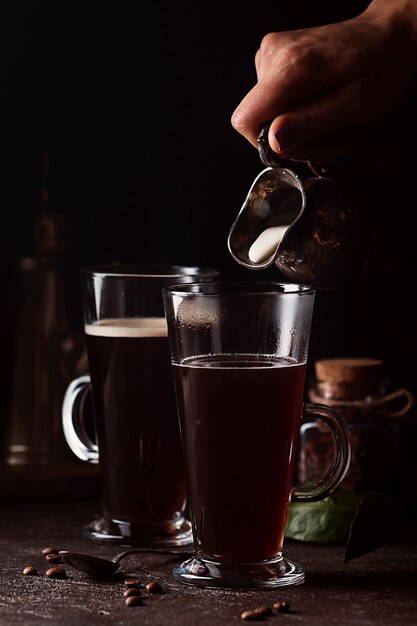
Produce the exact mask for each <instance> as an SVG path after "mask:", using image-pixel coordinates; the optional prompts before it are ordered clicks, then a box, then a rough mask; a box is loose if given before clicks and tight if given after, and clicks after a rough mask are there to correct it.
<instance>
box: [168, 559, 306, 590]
mask: <svg viewBox="0 0 417 626" xmlns="http://www.w3.org/2000/svg"><path fill="white" fill-rule="evenodd" d="M173 574H174V578H175V580H177V581H178V582H180V583H182V584H184V585H192V586H194V587H206V588H208V589H274V588H277V587H288V586H290V585H301V584H302V583H303V582H304V578H305V574H304V570H303V569H302V568H301V567H300V566H299V565H297V564H296V563H293V562H292V561H290V560H289V559H285V558H284V557H283V556H282V555H280V556H278V557H276V558H274V559H271V560H268V561H262V562H261V563H243V564H238V563H218V562H216V561H212V560H209V559H205V558H198V557H192V558H191V559H188V560H186V561H184V562H183V563H182V564H181V565H180V566H179V567H176V568H175V569H174V570H173Z"/></svg>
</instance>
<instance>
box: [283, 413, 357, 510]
mask: <svg viewBox="0 0 417 626" xmlns="http://www.w3.org/2000/svg"><path fill="white" fill-rule="evenodd" d="M317 419H319V420H321V421H322V422H324V423H325V424H326V426H328V428H329V430H330V432H331V434H332V437H333V443H334V455H333V461H332V464H331V466H330V468H329V469H328V471H327V473H326V475H325V476H323V477H322V478H321V479H320V480H318V481H317V482H316V483H314V485H312V486H311V487H305V488H304V487H299V488H293V490H292V493H291V502H316V501H317V500H323V499H324V498H327V496H329V495H330V494H331V493H333V491H334V490H335V489H336V488H337V487H338V486H339V485H340V483H341V482H342V481H343V480H344V478H345V477H346V474H347V473H348V471H349V466H350V457H351V448H350V433H349V429H348V427H347V425H346V422H345V421H344V419H343V418H342V417H341V416H340V415H339V414H338V413H337V412H336V411H335V410H333V409H331V408H330V407H328V406H326V405H324V404H311V403H305V404H304V406H303V420H307V421H313V420H317Z"/></svg>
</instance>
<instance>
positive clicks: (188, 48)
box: [0, 0, 416, 394]
mask: <svg viewBox="0 0 417 626" xmlns="http://www.w3.org/2000/svg"><path fill="white" fill-rule="evenodd" d="M367 4H368V3H367V2H355V1H352V2H351V1H338V2H334V0H332V1H324V0H322V1H318V0H317V1H315V2H312V1H311V0H297V1H292V0H288V1H282V2H277V1H276V0H275V1H274V2H263V1H260V2H246V3H237V2H223V3H216V2H210V3H207V2H199V1H196V2H191V1H187V2H176V3H158V2H154V3H147V4H146V5H145V3H142V2H133V1H123V2H118V3H115V2H113V3H108V4H107V3H101V2H100V3H99V2H84V3H77V2H65V1H64V0H56V1H55V2H34V3H32V2H29V0H26V1H25V2H14V3H9V5H8V6H5V5H4V4H3V6H2V9H1V13H2V15H1V29H2V33H1V41H2V48H3V49H2V51H1V56H0V64H1V65H0V69H1V78H2V80H1V83H2V85H1V89H2V97H1V103H0V107H1V116H0V123H1V170H0V171H1V196H0V202H1V204H0V210H1V216H2V220H1V228H0V238H1V239H0V246H1V254H2V274H3V277H2V285H3V286H2V296H1V297H2V303H3V304H2V307H1V314H2V327H3V329H4V333H3V337H2V346H1V348H2V353H3V355H5V356H3V359H2V361H3V364H2V367H3V370H4V374H3V377H2V380H3V383H4V381H5V380H6V381H7V380H8V372H9V368H8V362H9V361H8V359H9V357H8V355H9V354H10V351H11V350H13V328H14V323H15V319H16V310H17V306H18V304H17V302H18V300H17V295H16V292H17V286H16V285H17V284H18V283H17V282H16V281H15V279H14V274H13V270H12V269H10V268H13V267H14V262H15V260H16V259H18V258H19V257H21V256H25V255H31V254H33V237H34V235H33V228H34V221H35V219H36V216H37V215H38V213H39V209H40V183H41V156H42V153H43V152H44V151H47V152H48V153H49V154H50V158H51V186H52V189H53V192H54V198H55V205H56V208H55V210H56V211H57V212H58V213H60V214H61V215H63V216H64V218H65V219H66V220H68V222H69V224H70V227H71V232H72V242H71V254H72V255H73V259H74V263H75V266H76V267H80V266H82V265H86V264H91V263H97V262H104V261H113V260H118V261H130V262H135V263H146V262H158V263H160V262H169V263H178V264H192V265H209V266H213V267H216V268H218V269H220V270H221V271H222V273H223V276H224V277H225V278H228V277H231V278H236V277H244V278H249V279H258V278H261V277H262V278H271V277H272V278H276V279H278V278H279V275H278V273H277V272H276V271H275V270H268V271H267V272H265V273H262V276H261V275H260V274H258V273H254V272H251V271H249V270H244V269H243V268H241V267H240V266H238V265H237V264H236V263H235V262H234V261H233V259H232V258H231V256H230V254H229V252H228V250H227V245H226V240H227V234H228V231H229V228H230V226H231V224H232V222H233V221H234V219H235V217H236V215H237V213H238V211H239V209H240V207H241V205H242V203H243V200H244V198H245V197H246V194H247V191H248V189H249V187H250V185H251V183H252V180H253V178H254V177H255V176H256V175H257V174H258V173H259V172H260V170H261V168H262V167H263V166H262V164H261V162H260V160H259V157H258V154H257V151H256V150H255V149H254V148H253V147H252V146H251V145H250V144H249V143H248V142H247V141H246V140H245V139H243V138H242V137H241V136H240V135H239V134H238V133H236V131H234V129H233V128H232V127H231V124H230V116H231V114H232V112H233V110H234V109H235V107H236V106H237V104H238V103H239V102H240V100H241V99H242V97H243V96H244V95H245V94H246V92H247V91H248V90H249V89H250V88H251V86H252V85H253V84H254V82H255V80H256V75H255V69H254V55H255V52H256V50H257V48H258V46H259V43H260V41H261V39H262V37H263V35H265V34H266V33H268V32H270V31H274V30H286V29H292V28H300V27H303V26H309V25H314V24H322V23H328V22H332V21H338V20H341V19H345V18H348V17H352V16H354V15H355V14H357V13H358V12H360V10H361V9H362V8H364V7H365V6H366V5H367ZM407 106H408V105H407ZM406 119H407V118H406V117H405V116H400V117H397V118H396V119H395V120H390V123H389V124H386V125H383V126H381V135H382V137H383V142H382V145H383V146H384V148H383V150H385V149H386V159H387V163H389V164H392V163H395V168H394V169H395V171H396V172H401V176H403V178H401V182H400V183H399V182H398V181H399V180H400V179H399V178H398V177H397V178H395V177H394V180H390V181H389V185H388V183H387V187H386V188H385V187H383V184H384V185H385V183H386V182H387V181H386V180H385V179H384V180H383V181H382V179H381V180H380V181H379V184H380V185H381V187H383V189H382V191H383V193H382V194H381V193H380V192H381V189H380V188H378V190H376V196H377V192H378V194H379V195H378V201H377V202H376V203H377V204H378V210H379V211H380V213H381V215H383V216H384V220H385V224H386V223H387V220H388V223H389V228H388V233H389V234H388V237H387V240H388V242H389V243H390V244H392V246H393V248H391V252H392V250H394V252H393V253H392V254H391V253H390V254H389V255H388V257H387V258H388V259H389V260H388V261H387V264H384V263H383V264H382V265H381V268H380V269H379V270H378V272H377V273H376V274H371V275H370V276H366V277H364V278H363V279H360V280H359V281H357V282H356V283H355V284H354V285H350V286H348V287H346V288H343V289H339V290H334V291H331V292H321V293H318V295H317V305H316V314H315V320H314V325H313V332H312V340H311V361H313V360H314V359H315V358H321V357H328V356H376V357H381V358H383V359H384V360H385V361H386V363H387V368H388V371H389V374H390V376H391V378H392V379H393V381H394V382H395V383H397V382H398V384H400V385H406V386H411V387H412V388H415V374H414V371H413V369H412V365H413V360H414V352H415V328H414V327H415V325H416V324H415V309H414V306H413V305H412V304H411V302H412V300H411V299H410V298H411V296H410V292H411V291H412V287H411V283H410V281H412V280H413V279H414V275H413V273H412V271H410V267H412V266H413V265H414V255H413V250H412V249H413V240H414V236H413V235H412V231H411V229H410V228H409V227H408V228H407V227H406V228H405V229H404V230H403V229H402V222H400V218H402V217H404V219H406V220H407V219H408V216H409V215H410V214H412V211H411V209H410V207H411V205H412V203H413V202H414V206H415V200H414V196H413V192H412V189H411V188H412V186H413V185H412V183H408V180H409V179H408V178H407V176H408V175H412V173H413V171H414V168H415V164H416V163H415V157H414V155H413V154H412V155H411V158H410V157H408V156H407V154H408V153H407V151H406V150H407V139H408V138H409V137H410V133H411V129H410V128H409V127H408V126H407V127H406V131H405V132H404V129H402V130H401V128H400V127H401V125H402V124H403V123H405V122H404V120H406ZM394 135H395V139H396V140H398V139H401V141H402V143H401V141H400V143H399V147H398V146H397V147H396V148H395V150H393V149H391V148H390V147H389V145H388V143H389V141H390V140H392V138H393V136H394ZM385 139H387V140H388V143H384V142H385ZM407 168H408V169H407ZM370 184H374V182H372V183H370ZM400 195H402V199H401V201H400V200H399V197H400ZM381 198H383V200H381ZM387 216H388V217H387ZM390 216H392V217H390ZM406 223H407V222H406ZM74 298H77V293H76V291H75V292H74ZM6 387H7V385H6ZM3 393H6V394H7V388H6V390H5V391H4V392H3Z"/></svg>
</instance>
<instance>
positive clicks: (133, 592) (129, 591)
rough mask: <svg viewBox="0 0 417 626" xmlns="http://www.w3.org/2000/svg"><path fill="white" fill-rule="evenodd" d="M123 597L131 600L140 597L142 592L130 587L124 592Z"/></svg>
mask: <svg viewBox="0 0 417 626" xmlns="http://www.w3.org/2000/svg"><path fill="white" fill-rule="evenodd" d="M123 595H124V597H125V598H130V597H131V596H140V595H142V592H141V590H140V589H139V588H138V587H129V588H128V589H126V591H124V592H123Z"/></svg>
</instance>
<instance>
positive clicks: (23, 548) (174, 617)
mask: <svg viewBox="0 0 417 626" xmlns="http://www.w3.org/2000/svg"><path fill="white" fill-rule="evenodd" d="M99 511H100V506H99V503H98V502H96V501H91V500H88V499H87V500H86V499H83V500H79V501H68V500H65V499H61V500H53V501H48V500H44V499H41V500H39V499H38V500H37V501H35V500H32V501H31V500H23V501H22V500H17V499H13V498H10V499H5V498H3V499H2V500H0V516H1V517H0V549H1V564H0V624H1V625H2V626H3V625H4V626H9V625H14V624H16V625H29V624H39V625H40V624H42V625H53V626H55V624H57V625H62V626H67V625H71V626H72V625H74V626H75V625H78V626H83V625H84V624H85V625H87V624H88V626H95V625H100V626H106V625H107V624H117V625H120V626H124V625H130V624H132V625H133V624H135V625H137V624H149V625H152V626H153V625H155V626H159V625H160V626H176V625H177V624H178V625H181V626H188V625H189V624H190V625H195V626H205V625H207V626H208V625H216V624H219V626H221V625H223V624H224V625H226V624H230V625H232V624H244V623H247V622H245V621H243V620H242V619H241V617H240V616H241V613H242V611H244V610H246V609H252V608H254V607H257V606H262V605H269V606H270V605H272V603H273V602H276V601H279V600H286V601H287V602H289V603H290V611H289V612H288V613H286V614H283V613H280V614H277V615H273V616H271V617H267V618H265V619H264V620H263V622H262V623H265V624H271V625H273V624H276V625H280V626H295V625H298V624H300V625H304V624H305V625H306V626H322V625H324V624H325V625H326V626H333V625H334V626H344V625H345V624H346V625H349V626H350V625H352V626H355V625H357V626H372V625H374V624H375V625H377V624H378V626H396V625H397V624H398V625H401V626H408V625H411V624H417V536H416V537H415V538H414V537H413V536H411V538H407V537H406V538H404V537H402V538H399V540H398V541H396V542H394V543H389V544H388V545H387V546H385V547H384V548H378V549H377V550H374V551H373V552H370V553H368V554H366V555H364V556H362V557H361V558H358V559H355V560H353V561H351V562H349V563H347V564H343V555H344V548H343V546H319V545H309V544H303V543H296V542H294V541H292V542H290V541H287V542H286V545H285V554H286V556H288V557H289V558H291V559H293V560H294V561H296V562H297V563H299V564H300V565H302V566H303V567H304V569H305V572H306V581H305V583H304V584H303V585H300V586H297V587H292V588H287V589H286V590H282V591H261V592H259V591H258V592H255V591H246V592H240V591H216V590H202V589H195V588H191V587H187V586H184V585H180V584H179V583H177V582H176V581H174V579H173V577H172V568H173V565H174V564H175V563H177V562H178V561H177V560H176V559H177V557H175V558H173V557H172V556H171V557H167V556H164V555H134V556H133V555H132V556H130V557H128V558H126V559H125V560H124V561H123V569H122V571H121V572H120V573H118V574H117V575H116V574H115V575H114V578H112V579H111V580H106V581H95V580H93V579H91V578H89V577H88V576H87V575H86V574H82V573H79V572H76V571H75V570H73V569H71V568H70V567H69V566H65V569H66V572H67V578H65V579H63V580H58V579H50V578H48V577H47V576H45V571H46V569H47V568H48V567H49V565H48V564H47V563H46V561H45V557H44V556H43V555H42V553H41V552H42V549H43V548H44V547H45V546H49V545H52V546H56V547H57V548H58V549H61V550H75V551H80V552H90V553H92V554H95V555H97V556H110V557H113V556H115V555H116V554H118V553H119V552H122V551H123V549H124V548H123V547H121V546H114V545H102V544H97V543H93V542H91V541H90V540H89V539H88V538H85V537H84V536H83V534H82V530H81V529H82V526H83V524H85V523H87V522H89V521H90V520H91V519H92V518H93V517H95V516H96V514H98V513H99ZM28 565H32V566H34V567H36V569H37V572H38V574H37V575H36V576H24V575H23V574H22V571H23V569H24V567H25V566H28ZM127 576H130V577H132V576H133V577H135V578H140V579H141V581H143V582H144V583H146V582H148V581H151V580H158V581H159V582H160V584H161V585H162V587H163V593H161V594H155V595H149V594H148V595H144V602H143V606H138V607H127V606H126V605H125V602H124V597H123V592H124V591H125V588H126V587H125V584H124V581H125V578H126V577H127ZM257 623H258V622H257Z"/></svg>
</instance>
